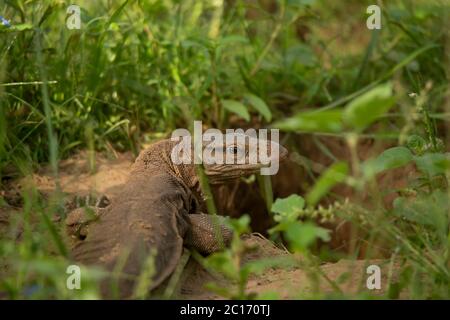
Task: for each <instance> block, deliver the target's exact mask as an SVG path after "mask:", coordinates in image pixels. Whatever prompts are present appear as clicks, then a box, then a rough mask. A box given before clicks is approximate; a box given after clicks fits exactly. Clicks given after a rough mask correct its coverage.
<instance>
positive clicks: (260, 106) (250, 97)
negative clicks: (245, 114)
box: [244, 93, 272, 122]
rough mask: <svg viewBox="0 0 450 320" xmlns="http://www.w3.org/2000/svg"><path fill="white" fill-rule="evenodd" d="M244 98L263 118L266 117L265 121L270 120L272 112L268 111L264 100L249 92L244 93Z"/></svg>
mask: <svg viewBox="0 0 450 320" xmlns="http://www.w3.org/2000/svg"><path fill="white" fill-rule="evenodd" d="M244 98H245V99H246V100H247V101H248V103H249V104H250V105H251V106H252V107H253V108H255V109H256V111H258V112H259V113H260V114H261V115H262V116H263V117H264V119H266V121H268V122H270V121H271V120H272V112H271V111H270V109H269V107H268V106H267V104H266V103H265V102H264V100H262V99H261V98H260V97H258V96H255V95H254V94H251V93H247V94H246V95H244Z"/></svg>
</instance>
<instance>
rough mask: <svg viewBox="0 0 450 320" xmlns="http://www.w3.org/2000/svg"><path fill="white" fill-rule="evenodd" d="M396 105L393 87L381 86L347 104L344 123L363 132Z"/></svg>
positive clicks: (388, 85)
mask: <svg viewBox="0 0 450 320" xmlns="http://www.w3.org/2000/svg"><path fill="white" fill-rule="evenodd" d="M394 103H395V98H394V97H392V85H391V84H390V83H387V84H384V85H379V86H377V87H375V88H373V89H372V90H370V91H368V92H366V93H363V94H362V95H360V96H359V97H357V98H355V99H353V100H352V101H351V102H350V103H348V104H347V106H346V107H345V110H344V114H343V118H344V122H345V123H346V124H347V125H348V126H349V127H351V128H354V129H356V130H358V131H363V130H364V129H365V128H367V127H368V126H369V125H370V124H372V123H373V122H374V121H375V120H377V119H378V118H379V117H380V116H382V115H383V114H385V113H386V112H387V111H388V110H389V109H390V108H391V107H392V106H393V105H394Z"/></svg>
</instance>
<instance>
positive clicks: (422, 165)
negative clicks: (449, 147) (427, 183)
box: [414, 153, 450, 177]
mask: <svg viewBox="0 0 450 320" xmlns="http://www.w3.org/2000/svg"><path fill="white" fill-rule="evenodd" d="M449 155H450V154H449V153H445V154H443V153H427V154H424V155H423V156H416V157H414V162H415V163H416V166H417V169H419V170H420V171H421V172H422V173H425V174H427V175H428V176H430V177H433V176H435V175H438V174H445V172H446V171H447V170H448V169H449V168H450V157H449Z"/></svg>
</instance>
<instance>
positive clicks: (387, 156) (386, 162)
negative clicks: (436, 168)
mask: <svg viewBox="0 0 450 320" xmlns="http://www.w3.org/2000/svg"><path fill="white" fill-rule="evenodd" d="M411 160H413V155H412V154H411V151H409V149H408V148H405V147H394V148H390V149H387V150H385V151H383V153H381V154H380V155H379V156H378V157H377V158H375V159H370V160H367V161H366V162H365V163H364V164H363V165H362V170H363V174H364V177H365V178H366V179H370V178H372V177H373V176H375V175H376V174H378V173H380V172H383V171H385V170H389V169H395V168H398V167H402V166H404V165H406V164H408V163H409V162H410V161H411Z"/></svg>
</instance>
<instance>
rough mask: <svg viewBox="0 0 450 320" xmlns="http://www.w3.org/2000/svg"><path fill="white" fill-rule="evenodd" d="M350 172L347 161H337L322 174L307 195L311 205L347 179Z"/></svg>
mask: <svg viewBox="0 0 450 320" xmlns="http://www.w3.org/2000/svg"><path fill="white" fill-rule="evenodd" d="M347 174H348V165H347V163H345V162H336V163H334V164H333V165H331V166H330V167H329V168H328V169H327V170H325V172H324V173H323V174H322V175H321V177H320V178H319V180H317V182H316V183H315V185H314V187H313V188H312V190H311V191H310V192H309V193H308V195H307V196H306V201H307V202H308V204H309V205H311V206H314V205H316V204H317V202H319V200H320V199H321V198H322V197H323V196H324V195H325V194H327V193H328V191H329V190H330V189H331V188H332V187H334V186H335V185H336V184H338V183H341V182H343V181H344V180H345V178H346V177H347Z"/></svg>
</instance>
